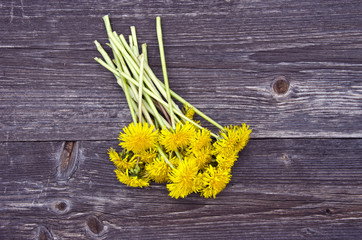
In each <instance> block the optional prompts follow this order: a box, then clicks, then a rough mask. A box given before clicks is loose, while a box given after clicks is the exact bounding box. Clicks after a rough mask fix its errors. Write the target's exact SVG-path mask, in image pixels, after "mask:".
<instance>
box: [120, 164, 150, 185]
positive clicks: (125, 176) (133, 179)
mask: <svg viewBox="0 0 362 240" xmlns="http://www.w3.org/2000/svg"><path fill="white" fill-rule="evenodd" d="M114 172H115V173H116V175H117V178H118V180H119V181H120V182H121V183H123V184H126V185H127V186H130V187H140V188H142V187H148V186H149V183H148V181H149V179H147V178H139V177H137V176H130V175H129V173H128V170H126V172H123V171H120V170H118V169H116V170H114Z"/></svg>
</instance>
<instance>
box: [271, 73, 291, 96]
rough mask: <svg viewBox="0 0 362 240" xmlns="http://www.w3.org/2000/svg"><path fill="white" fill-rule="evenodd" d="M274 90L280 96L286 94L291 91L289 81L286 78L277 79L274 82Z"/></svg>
mask: <svg viewBox="0 0 362 240" xmlns="http://www.w3.org/2000/svg"><path fill="white" fill-rule="evenodd" d="M273 90H274V92H275V93H276V94H278V95H283V94H286V93H287V92H288V90H289V81H288V80H287V79H286V78H285V77H284V76H280V77H277V78H276V79H275V80H274V81H273Z"/></svg>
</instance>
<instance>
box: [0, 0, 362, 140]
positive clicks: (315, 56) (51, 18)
mask: <svg viewBox="0 0 362 240" xmlns="http://www.w3.org/2000/svg"><path fill="white" fill-rule="evenodd" d="M140 6H142V7H137V6H136V7H135V5H134V4H133V3H132V2H131V1H128V2H127V1H122V2H115V3H109V2H107V1H102V2H101V3H99V2H96V1H80V2H74V3H73V2H70V3H59V2H58V1H46V2H44V1H38V2H36V1H32V2H25V1H24V2H23V1H14V2H10V1H5V2H4V3H3V4H2V8H1V12H0V19H1V21H0V22H1V23H0V31H2V32H3V35H2V37H1V39H0V48H1V52H2V54H1V57H0V65H1V70H2V74H0V75H1V77H0V81H1V90H0V91H1V92H0V101H1V102H2V103H3V104H2V105H1V106H0V108H1V109H0V111H1V112H2V113H3V114H1V116H0V126H1V129H2V131H1V132H0V140H2V141H34V140H42V141H48V140H53V141H54V140H108V139H115V138H116V137H117V132H118V131H119V130H120V128H121V127H122V126H124V125H126V124H128V123H129V122H130V121H131V117H130V114H129V113H128V110H127V104H126V101H125V97H124V95H123V93H121V90H120V89H119V87H117V85H116V83H115V80H114V78H113V77H112V76H111V74H110V73H108V72H107V71H106V70H105V69H103V68H102V67H100V66H98V65H97V63H95V62H94V61H93V60H92V59H93V57H94V56H98V53H97V51H96V49H95V47H94V46H93V40H95V39H98V40H99V41H101V42H103V43H104V42H106V34H105V29H104V26H103V22H102V19H101V17H102V16H103V15H105V14H108V13H109V14H111V20H112V23H113V26H114V29H115V30H119V32H123V33H125V34H129V26H130V25H133V24H134V25H136V27H137V29H138V38H139V41H140V42H147V43H148V45H149V56H150V65H151V66H152V67H153V68H154V69H155V72H156V74H157V75H158V76H162V74H161V72H160V61H159V56H158V48H157V40H156V34H155V16H156V15H161V16H162V19H163V28H164V35H165V40H164V43H165V51H166V57H167V59H166V60H167V63H168V69H169V78H170V82H171V83H170V85H171V88H172V89H173V90H175V91H176V92H178V93H179V94H180V95H181V96H183V97H185V98H186V99H187V100H189V101H190V102H191V103H193V104H194V105H195V106H197V107H199V108H200V109H201V110H202V111H204V112H205V113H207V114H208V115H209V116H211V117H212V118H213V119H215V120H216V121H218V122H219V123H220V124H222V125H227V124H240V123H242V122H246V123H248V124H250V125H251V126H252V127H253V128H254V129H255V131H254V134H253V137H254V138H268V137H273V138H295V137H298V138H300V137H308V138H320V137H323V138H325V137H327V138H341V137H343V138H344V137H347V138H361V136H362V130H361V129H362V125H361V124H362V118H361V116H362V81H361V77H362V65H361V63H362V58H361V56H362V41H361V39H362V31H361V28H360V26H361V25H362V17H361V15H360V13H359V10H358V9H359V6H361V2H360V1H347V2H343V3H342V2H340V1H328V2H321V3H318V4H316V3H315V2H313V1H303V2H302V3H301V2H298V1H270V2H269V1H268V2H263V3H262V2H260V1H241V2H238V1H229V2H227V1H226V2H221V1H213V2H211V3H210V4H207V6H205V4H204V3H197V2H193V1H191V2H185V3H177V2H173V1H169V2H166V3H165V2H161V1H160V2H155V1H153V2H152V3H148V2H147V1H145V2H143V3H142V4H141V5H140ZM46 9H48V10H46ZM9 13H10V15H9ZM347 13H348V17H347V15H346V14H347ZM84 23H87V24H84ZM280 77H284V78H285V79H287V81H289V83H290V88H289V90H288V91H287V92H286V94H284V95H277V94H276V93H275V91H274V88H273V86H272V84H273V82H274V81H275V79H277V78H280ZM225 116H227V117H225ZM205 126H207V127H211V128H212V129H214V130H216V129H215V128H213V127H212V126H210V124H207V123H205Z"/></svg>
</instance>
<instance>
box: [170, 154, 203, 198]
mask: <svg viewBox="0 0 362 240" xmlns="http://www.w3.org/2000/svg"><path fill="white" fill-rule="evenodd" d="M197 172H198V168H197V166H196V165H195V164H194V162H192V161H189V159H187V158H185V159H184V160H183V161H181V162H180V164H179V166H178V167H177V168H174V169H173V170H172V172H171V174H170V176H169V178H170V182H171V183H169V184H167V189H168V190H169V191H170V193H169V195H170V196H171V197H173V198H176V199H177V198H179V197H181V198H184V197H186V196H187V195H189V194H190V193H192V191H193V186H194V179H195V177H196V176H197Z"/></svg>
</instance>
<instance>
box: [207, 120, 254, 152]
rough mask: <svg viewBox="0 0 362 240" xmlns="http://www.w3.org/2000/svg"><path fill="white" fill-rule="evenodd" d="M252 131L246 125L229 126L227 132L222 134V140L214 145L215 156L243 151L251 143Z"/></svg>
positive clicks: (226, 128)
mask: <svg viewBox="0 0 362 240" xmlns="http://www.w3.org/2000/svg"><path fill="white" fill-rule="evenodd" d="M251 131H252V130H251V129H249V126H247V125H246V124H245V123H243V124H242V126H232V125H230V126H227V127H225V132H221V133H220V136H221V139H219V140H218V141H216V142H215V143H214V144H213V145H214V154H215V155H217V154H221V155H224V156H227V155H230V154H231V153H235V154H237V153H238V152H239V151H241V150H242V149H243V148H244V147H245V146H246V144H247V143H248V141H249V137H250V133H251Z"/></svg>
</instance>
